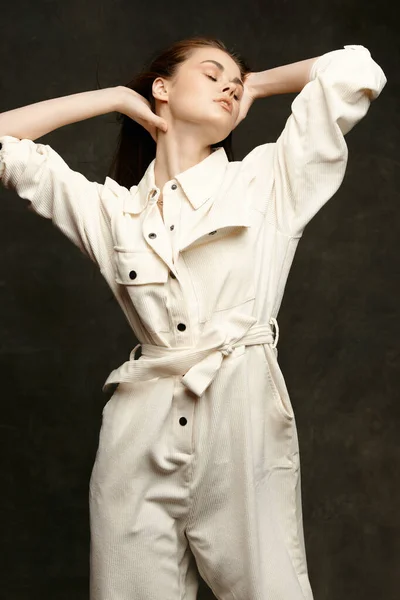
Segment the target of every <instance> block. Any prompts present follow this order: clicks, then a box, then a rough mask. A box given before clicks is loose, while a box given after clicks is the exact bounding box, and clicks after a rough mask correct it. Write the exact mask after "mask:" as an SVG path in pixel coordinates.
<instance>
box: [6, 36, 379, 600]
mask: <svg viewBox="0 0 400 600" xmlns="http://www.w3.org/2000/svg"><path fill="white" fill-rule="evenodd" d="M385 84H386V77H385V75H384V73H383V71H382V69H381V68H380V66H379V65H378V64H377V63H376V62H375V61H374V60H373V59H372V58H371V54H370V52H369V51H368V50H367V49H366V48H365V47H363V46H357V45H353V46H345V47H344V48H342V49H339V50H334V51H332V52H328V53H326V54H324V55H322V56H321V57H320V58H319V59H318V60H317V61H316V62H315V63H314V65H313V68H312V71H311V73H310V81H309V83H307V85H306V86H305V87H304V88H303V90H302V91H301V92H300V94H298V95H297V96H296V98H295V100H294V101H293V103H292V112H291V114H290V116H289V118H288V119H287V122H286V124H285V127H284V129H283V131H282V133H281V135H280V136H279V138H278V140H277V141H276V143H265V144H262V145H260V146H257V147H255V148H254V149H253V150H252V151H251V152H249V153H248V154H247V155H246V156H245V158H244V159H243V160H241V161H234V162H229V161H228V159H227V156H226V153H225V151H224V148H223V147H219V148H218V149H217V150H215V151H214V152H212V153H211V154H210V156H208V157H207V158H206V159H204V160H203V161H202V162H200V163H199V164H197V165H195V166H193V167H192V168H190V169H188V170H186V171H184V172H182V173H180V174H177V175H176V176H175V177H174V179H172V180H171V181H168V182H167V183H166V184H165V186H164V188H163V190H162V192H163V197H164V222H163V220H162V218H161V215H160V212H159V210H158V207H157V204H156V201H157V199H158V197H159V194H160V190H159V189H158V188H157V187H156V186H155V180H154V162H155V161H153V162H152V163H151V164H150V165H149V167H148V169H147V171H146V173H145V175H144V176H143V178H142V179H141V181H140V182H139V184H138V185H135V186H132V187H131V188H130V189H129V190H128V189H127V188H125V187H123V186H121V185H119V184H118V183H117V182H116V181H114V180H113V179H111V178H110V177H107V178H106V179H105V182H104V184H99V183H96V182H91V181H88V179H87V178H85V177H84V176H83V175H82V174H81V173H78V172H76V171H73V170H72V169H71V168H70V167H69V166H68V165H67V164H66V162H65V161H64V160H63V159H62V158H61V157H60V155H59V154H58V153H57V152H56V151H55V150H54V149H52V148H51V147H50V146H48V145H43V144H36V143H34V142H33V141H31V140H29V139H22V140H19V139H17V138H15V137H12V136H3V137H1V138H0V143H1V144H2V146H1V150H0V158H1V161H0V169H1V170H0V174H1V175H2V182H3V185H4V186H5V187H6V188H8V189H13V190H15V191H16V193H17V194H18V195H19V196H20V197H22V198H25V199H27V200H29V201H30V204H29V205H28V207H29V208H30V209H31V210H33V211H35V212H36V213H38V214H39V215H41V216H43V217H45V218H47V219H51V220H52V222H53V224H54V225H55V226H56V227H58V228H59V229H60V230H61V231H62V233H64V234H65V235H66V236H68V238H69V239H70V240H71V241H72V242H73V243H74V244H76V245H77V246H78V247H79V248H80V249H81V251H82V252H83V253H85V254H86V255H87V256H88V257H89V258H90V259H91V260H93V261H94V262H95V263H96V264H97V265H98V266H99V268H100V270H101V272H102V274H103V276H104V277H105V279H106V281H107V283H108V284H109V286H110V288H111V290H112V291H113V293H114V295H115V297H116V299H117V301H118V302H119V304H120V306H121V308H122V310H123V311H124V314H125V315H126V318H127V320H128V322H129V324H130V326H131V328H132V330H133V332H134V334H135V336H136V338H137V340H139V341H140V343H141V347H142V355H141V357H140V358H137V356H136V348H135V349H134V350H132V352H131V354H130V357H129V360H128V361H127V362H126V363H124V364H123V365H122V366H120V367H119V368H116V369H115V370H114V371H113V372H112V373H111V374H110V376H109V377H108V379H107V381H106V383H105V385H104V388H103V389H104V390H108V389H109V388H110V387H111V384H119V385H118V387H116V389H115V391H114V393H113V395H112V396H111V398H110V400H108V402H107V403H106V405H105V407H104V410H103V420H102V426H101V430H100V437H99V447H98V450H97V455H96V460H95V463H94V466H93V471H92V475H91V479H90V486H89V489H90V494H89V496H90V497H89V499H90V528H91V552H90V561H91V564H90V567H91V579H90V581H91V587H90V597H91V600H183V599H186V600H194V599H195V598H196V593H197V589H198V581H197V578H196V571H195V564H197V568H198V570H199V572H200V574H201V576H202V578H203V579H204V580H205V581H206V583H207V584H208V586H209V587H210V588H211V589H212V590H213V592H214V594H215V596H216V597H217V598H218V599H219V600H312V598H313V594H312V590H311V587H310V583H309V579H308V573H307V563H306V554H305V548H304V538H303V523H302V508H301V483H300V460H299V445H298V438H297V431H296V422H295V416H294V413H293V409H292V405H291V401H290V398H289V394H288V391H287V388H286V385H285V380H284V377H283V375H282V372H281V370H280V367H279V364H278V360H277V349H276V343H277V334H278V326H277V321H276V317H277V314H278V311H279V307H280V304H281V301H282V296H283V292H284V288H285V284H286V281H287V278H288V274H289V270H290V267H291V264H292V261H293V258H294V254H295V251H296V248H297V245H298V242H299V240H300V238H301V236H302V233H303V231H304V228H305V226H306V225H307V223H308V222H309V221H310V219H311V218H312V217H313V216H314V215H315V214H316V213H317V211H318V210H319V209H321V207H322V206H323V205H324V204H325V203H326V202H327V201H328V200H329V199H330V198H331V197H332V196H333V195H334V194H335V192H336V191H337V190H338V188H339V186H340V184H341V182H342V180H343V177H344V174H345V169H346V163H347V146H346V142H345V139H344V135H345V134H346V133H347V132H349V131H350V130H351V129H352V127H353V126H354V125H355V124H356V123H357V122H358V121H360V120H361V119H362V118H363V117H364V115H365V114H366V113H367V111H368V108H369V106H370V102H371V100H373V99H375V98H377V97H378V96H379V94H380V92H381V90H382V89H383V87H384V86H385ZM114 387H115V386H114ZM114 387H111V389H114ZM194 561H195V562H194Z"/></svg>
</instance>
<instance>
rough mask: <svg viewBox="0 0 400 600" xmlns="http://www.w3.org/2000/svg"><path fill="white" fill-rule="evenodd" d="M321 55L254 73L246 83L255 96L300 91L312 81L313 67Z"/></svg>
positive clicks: (261, 96)
mask: <svg viewBox="0 0 400 600" xmlns="http://www.w3.org/2000/svg"><path fill="white" fill-rule="evenodd" d="M318 58H319V57H318V56H316V57H314V58H307V59H306V60H301V61H299V62H295V63H291V64H288V65H283V66H282V67H275V68H273V69H267V70H266V71H259V72H257V73H252V74H251V75H250V76H249V78H248V79H246V83H248V85H249V86H250V88H251V90H252V93H253V94H252V95H253V96H254V98H264V97H266V96H275V95H277V94H290V93H294V92H300V91H301V90H302V89H303V87H304V86H305V85H306V84H307V83H308V82H309V81H310V72H311V67H312V66H313V64H314V62H315V61H316V60H317V59H318Z"/></svg>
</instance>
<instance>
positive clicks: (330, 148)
mask: <svg viewBox="0 0 400 600" xmlns="http://www.w3.org/2000/svg"><path fill="white" fill-rule="evenodd" d="M250 81H251V80H250ZM386 82H387V80H386V76H385V73H384V72H383V70H382V68H381V67H380V66H379V65H378V64H377V63H376V62H375V61H374V60H373V58H372V57H371V53H370V51H369V50H368V49H367V48H366V47H364V46H360V45H348V46H345V47H344V48H341V49H337V50H332V51H330V52H327V53H325V54H323V55H321V56H319V57H317V58H312V59H307V60H306V61H300V62H298V63H293V64H291V65H284V66H283V67H277V68H275V69H271V70H268V71H262V72H260V73H255V74H254V86H255V87H254V89H255V90H256V93H257V97H262V96H263V95H265V96H270V95H272V94H277V93H285V92H289V91H290V92H294V91H298V90H299V89H300V90H301V91H300V93H299V94H298V95H297V96H296V98H295V99H294V101H293V103H292V111H291V114H290V115H289V117H288V119H287V121H286V124H285V126H284V128H283V131H282V133H281V135H280V136H279V138H278V139H277V141H276V143H266V144H261V145H259V146H257V147H256V148H254V149H253V150H252V151H251V152H250V153H249V154H248V155H247V156H245V158H244V159H243V164H244V166H246V168H248V169H249V170H251V171H252V172H254V174H255V175H256V176H257V181H256V182H255V183H254V185H255V186H256V185H258V189H259V196H260V197H261V198H265V206H264V208H265V211H266V213H267V216H268V218H269V220H270V221H272V222H274V224H275V225H276V227H277V228H278V229H279V230H280V231H282V232H283V233H285V234H287V235H291V236H296V237H298V236H301V235H302V233H303V231H304V229H305V227H306V225H307V224H308V223H309V221H310V220H311V219H312V217H313V216H314V215H315V214H316V213H317V212H318V211H319V210H320V208H322V206H323V205H324V204H325V203H326V202H327V201H328V200H329V199H330V198H331V197H332V196H333V195H334V194H335V192H336V191H337V190H338V188H339V186H340V185H341V183H342V181H343V178H344V175H345V170H346V165H347V159H348V149H347V144H346V141H345V138H344V136H345V135H346V134H348V133H349V131H351V129H352V128H353V127H354V126H355V125H356V124H357V123H358V122H359V121H360V120H361V119H362V118H363V117H364V116H365V115H366V114H367V112H368V110H369V107H370V104H371V102H372V101H373V100H375V99H376V98H378V96H379V95H380V93H381V91H382V89H383V88H384V86H385V85H386Z"/></svg>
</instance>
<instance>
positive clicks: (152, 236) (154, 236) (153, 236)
mask: <svg viewBox="0 0 400 600" xmlns="http://www.w3.org/2000/svg"><path fill="white" fill-rule="evenodd" d="M156 237H157V234H155V233H149V238H151V239H153V238H156Z"/></svg>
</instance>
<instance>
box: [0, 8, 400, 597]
mask: <svg viewBox="0 0 400 600" xmlns="http://www.w3.org/2000/svg"><path fill="white" fill-rule="evenodd" d="M393 6H395V4H394V5H393ZM395 11H396V9H395V8H393V9H391V8H389V5H388V4H387V5H386V4H385V2H365V0H363V1H361V0H355V1H353V2H351V1H349V0H346V2H345V3H344V2H343V0H333V1H332V0H330V1H329V2H326V0H318V1H313V2H293V1H282V0H280V1H279V2H278V0H275V1H274V2H271V1H269V2H266V1H263V2H256V1H254V0H251V1H250V2H248V3H246V4H245V3H242V4H238V5H235V4H233V3H232V1H230V2H227V1H224V2H218V3H216V2H215V1H213V2H209V1H208V0H207V1H206V2H205V3H203V4H200V3H199V2H196V3H192V4H189V5H188V4H184V3H183V2H180V3H178V2H172V3H171V2H165V1H163V2H160V1H158V2H151V3H141V4H139V3H133V2H128V1H126V0H125V1H124V0H119V1H115V2H111V1H104V2H95V1H94V0H87V1H85V2H83V1H82V0H81V1H78V0H73V1H70V2H68V3H67V2H51V1H46V0H36V2H34V3H32V2H28V1H27V0H25V1H22V0H16V1H13V2H9V3H4V5H3V6H2V7H1V36H0V51H1V52H0V56H1V76H0V79H1V81H0V112H3V111H6V110H10V109H13V108H17V107H19V106H24V105H27V104H31V103H33V102H38V101H41V100H46V99H48V98H53V97H59V96H65V95H68V94H73V93H77V92H81V91H87V90H91V89H96V88H97V87H98V86H99V85H101V87H110V86H113V85H119V84H122V83H123V82H125V81H129V79H131V78H132V77H133V75H134V74H135V73H136V72H137V71H138V70H139V69H140V68H141V66H142V63H143V61H145V60H147V58H148V56H149V54H151V53H152V52H154V50H156V49H158V48H162V47H163V46H166V45H168V44H169V43H171V42H173V41H175V40H177V39H181V38H183V37H187V36H189V35H197V34H204V35H213V36H217V37H219V38H220V39H222V40H223V41H224V42H225V43H226V44H227V45H228V47H232V46H234V48H235V49H236V50H237V51H239V52H241V53H242V54H243V55H244V56H245V57H246V58H247V60H249V61H250V64H251V67H252V70H254V71H256V70H258V71H260V70H264V69H268V68H273V67H275V66H279V65H283V64H288V63H292V62H297V61H299V60H303V59H306V58H311V57H314V56H318V55H320V54H323V53H325V52H328V51H330V50H334V49H338V48H341V47H343V45H345V44H362V45H364V46H366V47H367V48H368V49H369V50H370V52H371V54H372V57H373V58H374V59H375V60H376V62H378V64H380V65H381V67H382V68H383V70H384V72H385V74H386V76H387V79H388V83H387V85H386V87H385V88H384V90H383V92H382V95H381V96H380V97H379V98H378V99H377V100H376V101H375V103H374V102H373V103H372V105H371V108H370V110H369V112H368V114H367V116H366V117H365V118H364V119H363V120H362V121H361V122H360V123H359V124H358V125H357V126H356V127H355V128H354V129H353V130H352V131H351V132H350V133H349V134H348V135H347V136H346V140H347V144H348V147H349V162H348V168H347V172H346V176H345V179H344V181H343V183H342V186H341V187H340V189H339V191H338V192H337V193H336V194H335V196H334V197H333V198H332V199H331V200H330V201H329V202H328V203H327V205H325V207H323V209H321V211H320V212H319V213H318V214H317V215H316V217H314V219H313V220H312V221H311V223H310V224H309V225H308V226H307V230H306V232H305V234H304V236H303V238H302V240H301V241H300V244H299V247H298V250H297V254H296V257H295V260H294V263H293V266H292V270H291V273H290V276H289V280H288V283H287V287H286V292H285V296H284V299H283V303H282V307H281V310H280V313H279V316H278V321H279V325H280V339H279V346H278V348H279V362H280V365H281V368H282V371H283V373H284V375H285V380H286V383H287V386H288V389H289V392H290V394H291V399H292V404H293V407H294V410H295V413H296V419H297V427H298V433H299V440H300V450H301V464H302V490H303V513H304V528H305V536H306V547H307V558H308V566H309V576H310V581H311V585H312V587H313V590H314V595H315V600H338V599H340V600H353V599H355V600H358V599H359V598H363V600H372V599H373V600H377V599H381V598H382V599H383V598H384V599H385V600H397V599H398V597H399V591H398V590H399V585H400V574H399V556H400V517H399V514H400V511H399V510H398V507H399V504H400V494H399V487H400V486H399V477H398V473H399V466H400V447H399V443H398V432H399V426H400V402H399V400H400V394H399V384H400V380H399V366H400V359H399V341H398V340H399V338H400V329H399V317H400V313H399V309H398V304H399V281H400V278H399V250H398V238H399V216H398V210H399V209H398V204H399V194H398V188H399V184H400V181H399V166H400V161H399V154H398V147H399V141H400V140H399V126H400V122H399V121H400V119H399V108H398V102H399V82H400V79H399V47H400V42H399V37H398V35H399V34H398V31H399V26H400V23H399V19H398V18H397V17H398V15H397V14H396V12H395ZM294 98H295V94H287V95H280V96H275V97H272V98H265V99H260V100H257V101H256V102H255V103H254V104H253V106H252V108H251V109H250V112H249V114H248V116H247V118H246V119H245V121H244V122H242V123H241V125H240V126H239V127H238V129H237V130H235V132H234V140H235V149H236V159H239V160H240V159H242V158H243V157H244V155H245V154H246V153H247V152H249V151H250V150H251V149H252V148H253V147H254V146H256V145H258V144H262V143H266V142H274V141H275V140H276V139H277V137H278V136H279V134H280V132H281V130H282V128H283V126H284V124H285V121H286V119H287V117H288V116H289V114H290V109H291V103H292V101H293V100H294ZM117 134H118V125H117V123H116V120H115V114H113V113H110V114H107V115H102V116H99V117H96V118H94V119H89V120H86V121H82V122H79V123H75V124H72V125H68V126H66V127H63V128H60V129H58V130H56V131H54V132H52V133H50V134H48V135H46V136H43V137H42V138H39V139H38V140H36V141H38V142H40V143H46V144H50V145H51V146H52V147H54V149H55V150H56V151H57V152H58V153H60V154H61V156H62V157H63V158H64V160H66V162H67V163H68V164H69V165H70V166H71V168H73V169H74V170H79V171H81V172H82V173H84V175H85V176H86V177H87V178H88V179H90V180H93V181H99V182H103V181H104V179H105V176H106V173H107V170H108V166H109V163H110V160H111V157H112V154H113V151H114V148H115V143H116V136H117ZM0 196H1V203H0V213H1V214H0V308H1V310H0V344H1V346H0V348H1V359H0V379H1V402H0V407H1V416H0V440H1V452H0V468H1V495H0V507H1V510H0V519H1V522H0V529H1V556H2V558H1V561H0V565H1V566H0V569H1V572H0V575H1V586H0V597H1V598H7V600H11V599H12V600H28V599H29V600H31V599H36V598H38V599H39V598H41V599H43V598H51V599H52V600H71V598H74V600H84V599H87V598H88V577H89V514H88V482H89V477H90V473H91V469H92V466H93V462H94V458H95V453H96V449H97V443H98V434H99V428H100V424H101V410H102V407H103V405H104V404H105V402H106V401H107V399H108V396H106V395H104V394H103V393H102V391H101V387H102V385H103V383H104V381H105V379H106V378H107V376H108V374H109V372H110V371H111V370H112V369H114V368H116V367H117V366H118V365H120V364H121V363H122V362H124V361H125V360H128V358H129V352H130V350H131V349H132V348H133V346H134V345H135V343H136V340H135V339H134V337H133V334H132V332H131V331H130V329H129V326H128V323H127V321H126V319H125V317H124V315H123V313H122V311H121V309H120V308H119V306H118V304H117V302H116V301H115V300H114V298H113V297H112V294H111V291H110V290H109V288H108V287H107V284H106V283H105V280H104V279H103V278H102V276H101V274H100V272H98V271H97V270H96V267H95V265H94V264H92V263H91V262H90V261H89V260H88V259H87V258H86V257H84V256H83V255H82V254H81V253H80V251H79V250H78V249H77V248H76V247H75V246H73V245H72V244H71V243H70V242H69V241H68V240H67V238H65V237H64V236H63V235H62V234H61V233H60V232H59V231H58V230H56V229H55V228H54V227H53V226H52V225H51V222H49V221H47V220H46V219H43V218H41V217H39V216H38V215H35V214H34V213H30V212H29V211H27V210H26V206H27V204H28V203H27V201H25V200H23V199H20V198H18V196H17V195H16V194H15V193H13V192H12V191H10V190H4V189H1V190H0ZM212 597H213V596H212V594H211V592H210V591H209V590H208V588H207V587H206V586H205V584H204V583H203V582H201V591H200V594H199V598H200V599H201V600H205V599H206V598H207V599H210V598H212ZM155 600H156V599H155ZM177 600H178V599H177ZM242 600H244V599H242ZM271 600H273V599H271Z"/></svg>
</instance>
